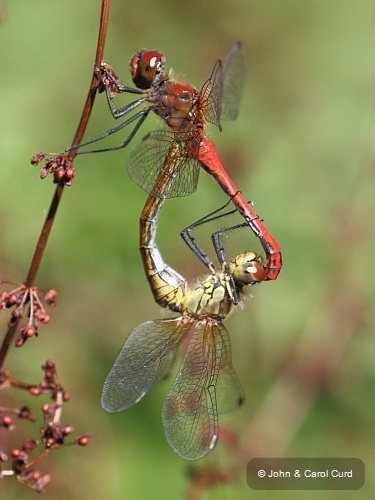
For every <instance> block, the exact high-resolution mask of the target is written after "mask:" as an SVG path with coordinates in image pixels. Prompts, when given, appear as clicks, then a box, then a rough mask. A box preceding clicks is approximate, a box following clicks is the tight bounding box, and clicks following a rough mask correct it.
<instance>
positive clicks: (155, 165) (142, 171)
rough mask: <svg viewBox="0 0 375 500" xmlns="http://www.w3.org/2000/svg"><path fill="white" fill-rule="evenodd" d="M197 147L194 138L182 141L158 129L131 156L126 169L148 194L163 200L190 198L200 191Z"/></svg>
mask: <svg viewBox="0 0 375 500" xmlns="http://www.w3.org/2000/svg"><path fill="white" fill-rule="evenodd" d="M198 148H199V141H198V140H197V139H196V138H195V137H187V138H185V139H184V140H180V139H177V138H176V137H175V135H174V134H173V132H169V131H166V130H156V131H154V132H150V133H149V134H147V135H146V136H145V137H143V139H142V140H141V142H140V143H139V144H138V145H137V147H136V148H135V149H134V150H133V151H132V152H131V153H130V155H129V157H128V161H127V170H128V172H129V175H130V177H131V178H132V179H133V181H134V182H135V183H136V184H138V186H140V187H141V188H142V189H144V190H145V191H146V192H147V193H151V194H153V195H156V196H159V197H162V198H174V197H177V196H188V195H190V194H192V193H193V192H194V191H195V190H196V189H197V184H198V177H199V164H198V161H197V159H196V156H197V154H198Z"/></svg>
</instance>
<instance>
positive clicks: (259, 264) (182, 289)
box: [66, 42, 282, 460]
mask: <svg viewBox="0 0 375 500" xmlns="http://www.w3.org/2000/svg"><path fill="white" fill-rule="evenodd" d="M130 67H131V76H132V80H133V83H134V85H135V87H136V88H133V87H127V86H124V85H123V84H122V83H121V81H120V80H119V79H118V77H117V76H116V74H115V73H114V71H113V69H112V68H111V67H110V66H109V65H108V64H105V63H103V64H102V66H101V67H100V68H99V69H98V74H99V77H100V90H101V91H105V93H106V96H107V100H108V103H109V107H110V110H111V113H112V115H113V117H114V118H116V119H119V118H121V117H126V119H125V120H124V121H123V122H122V123H120V124H119V125H117V126H116V127H114V128H112V129H111V130H108V131H107V132H105V133H104V134H102V135H101V136H99V137H97V138H95V139H93V140H91V141H88V142H86V143H83V144H79V145H76V146H73V147H72V148H70V149H77V148H81V147H83V146H87V145H89V144H92V143H94V142H96V141H99V140H101V139H104V138H106V137H108V136H110V135H112V134H114V133H116V132H118V131H120V130H122V129H124V128H126V127H128V126H130V125H132V126H133V128H132V129H131V131H130V133H129V135H128V136H127V138H126V139H125V140H124V141H123V142H122V144H120V145H119V146H117V147H115V148H107V149H98V150H95V151H82V150H81V149H80V151H79V154H82V153H85V152H90V153H91V152H101V151H108V150H113V149H120V148H123V147H125V146H127V145H128V144H129V143H130V141H131V140H132V139H133V137H134V136H135V134H136V132H137V131H138V129H139V128H140V127H141V125H142V123H143V122H144V120H145V119H146V117H147V116H148V114H149V113H150V111H153V112H154V113H156V115H158V116H159V117H160V118H161V119H162V120H163V121H164V124H165V126H166V127H165V129H163V130H159V131H154V132H151V133H149V134H147V135H146V136H145V137H143V139H142V140H141V142H140V144H139V145H138V146H137V147H136V149H135V150H134V151H133V152H132V153H130V156H129V157H128V162H127V168H128V171H129V174H130V176H131V178H132V179H133V180H134V181H135V182H136V183H137V184H138V185H140V186H141V187H142V188H143V189H144V190H145V191H146V192H147V193H149V197H148V199H147V202H146V204H145V207H144V209H143V211H142V214H141V218H140V251H141V255H142V260H143V265H144V270H145V275H146V278H147V279H148V281H149V284H150V287H151V291H152V293H153V295H154V298H155V300H156V302H157V303H158V304H160V305H161V306H163V307H165V308H167V309H170V310H171V311H174V312H177V313H179V316H178V317H177V318H173V319H162V320H154V321H147V322H145V323H143V324H141V325H139V326H138V327H137V328H135V329H134V330H133V331H132V332H131V334H130V335H129V336H128V338H127V339H126V341H125V343H124V345H123V347H122V348H121V350H120V353H119V355H118V357H117V359H116V361H115V363H114V365H113V368H112V370H111V371H110V373H109V375H108V377H107V379H106V381H105V383H104V387H103V393H102V399H101V403H102V406H103V408H104V409H105V410H106V411H108V412H111V413H113V412H118V411H121V410H124V409H125V408H129V407H130V406H132V405H134V404H136V403H138V402H139V401H140V400H141V399H142V398H143V397H144V396H145V395H146V394H147V392H148V391H149V390H150V389H151V387H152V386H153V385H154V384H155V383H156V381H157V380H159V379H160V378H161V377H162V376H163V375H164V374H165V373H166V372H167V371H168V370H169V368H170V366H171V362H172V360H173V359H174V355H175V351H176V348H177V347H178V345H179V344H180V343H181V342H182V340H183V339H187V344H188V346H187V349H186V353H185V355H184V360H183V363H182V366H181V368H180V369H179V371H178V373H177V376H176V379H175V380H174V382H173V384H172V387H171V389H170V390H169V392H168V395H167V397H166V400H165V402H164V406H163V411H162V418H163V423H164V428H165V433H166V437H167V440H168V442H169V444H170V446H171V447H172V449H173V450H174V451H175V452H176V453H177V454H178V455H180V456H181V457H182V458H184V459H186V460H197V459H200V458H202V457H203V456H205V455H206V454H207V453H209V452H210V451H211V450H212V449H213V448H214V447H215V445H216V443H217V440H218V435H219V428H218V412H224V411H228V410H230V409H233V408H235V407H236V406H238V404H240V402H241V401H242V400H243V395H242V390H241V386H240V383H239V381H238V379H237V376H236V374H235V371H234V369H233V367H232V363H231V346H230V339H229V335H228V332H227V330H226V329H225V327H224V325H223V321H224V320H225V318H226V317H227V316H228V314H229V313H230V312H231V311H232V309H233V308H234V307H235V305H236V304H237V303H238V301H239V300H240V299H241V297H242V295H243V291H244V287H245V286H246V285H252V284H254V283H258V282H261V281H265V280H275V279H276V278H277V276H278V274H279V272H280V269H281V267H282V261H281V249H280V246H279V245H278V243H277V242H276V241H275V239H274V238H273V237H272V235H271V234H270V233H269V231H268V230H267V228H266V226H265V225H264V224H263V222H262V221H261V220H260V219H259V217H258V216H257V214H256V213H255V212H254V210H253V208H252V205H251V203H248V202H247V201H246V200H245V198H244V197H243V195H242V194H241V192H240V191H239V190H238V189H237V187H236V186H235V184H234V183H233V181H232V179H231V178H230V176H229V175H228V173H227V172H226V170H225V169H224V167H223V165H222V164H221V162H220V159H219V157H218V154H217V152H216V149H215V146H214V144H213V143H212V142H210V141H209V140H208V139H207V138H206V137H205V135H204V133H205V127H206V122H211V123H213V124H215V125H216V126H217V127H218V128H219V129H220V130H221V120H222V119H235V118H236V117H237V114H238V110H239V102H240V97H241V94H242V89H243V80H244V56H243V50H242V45H241V43H240V42H236V43H235V44H234V45H233V47H232V49H231V50H230V52H229V53H228V55H227V56H226V58H225V59H224V60H223V61H218V62H217V63H216V65H215V67H214V69H213V72H212V74H211V77H210V78H209V79H208V80H207V82H206V83H205V84H204V85H203V87H202V89H201V91H200V92H199V91H198V90H196V89H195V88H193V87H191V86H190V85H187V84H184V83H181V82H178V81H175V80H174V79H173V78H172V77H171V75H170V74H165V72H164V57H163V55H162V54H161V53H159V52H155V51H141V52H139V53H137V54H136V55H135V56H134V57H133V58H132V59H131V61H130ZM118 93H131V94H138V95H139V96H140V97H139V98H138V99H137V100H135V101H134V102H131V103H130V104H127V105H126V106H124V107H120V108H117V107H116V106H115V104H114V97H115V96H116V94H118ZM142 105H144V106H143V107H142V108H141V109H140V110H138V111H137V109H138V108H139V107H140V106H142ZM70 149H69V150H70ZM69 150H66V152H67V151H69ZM200 167H202V168H203V169H204V170H205V171H206V172H208V173H209V174H211V175H212V176H213V177H214V178H215V179H216V181H217V182H218V183H219V185H220V186H221V188H222V189H223V190H224V192H225V193H226V194H227V195H228V196H229V198H230V200H229V202H232V203H233V204H234V206H235V208H236V210H238V212H239V213H240V214H241V215H242V217H243V218H244V222H242V223H241V224H238V225H237V226H234V227H235V228H237V227H246V226H247V227H250V229H251V230H252V231H253V233H254V234H255V235H256V236H257V237H258V238H259V240H260V243H261V245H262V247H263V250H264V252H265V254H266V255H265V260H264V261H262V260H261V259H260V257H258V256H257V255H256V254H255V253H253V252H246V253H244V254H241V255H239V256H237V257H236V258H234V259H232V260H229V261H227V259H226V256H225V252H224V245H223V235H224V234H225V233H226V232H228V231H230V230H232V229H233V227H229V228H225V229H223V230H219V231H217V232H216V233H214V234H213V235H212V240H213V242H214V247H215V250H216V254H217V257H218V261H219V264H220V268H219V269H218V271H216V270H215V267H214V265H213V264H212V262H211V261H210V259H209V258H208V256H207V255H206V254H205V252H204V251H203V250H202V248H201V247H200V246H199V244H198V243H197V240H196V239H195V238H194V237H193V235H192V230H193V229H194V227H196V226H198V225H201V224H204V223H206V222H208V221H210V220H213V219H216V218H218V217H220V215H219V211H216V212H214V213H213V214H210V215H209V216H206V217H203V218H202V219H200V220H199V221H198V222H196V223H194V224H192V225H191V226H189V227H188V228H186V229H185V230H184V231H183V232H182V236H183V238H184V240H185V241H186V243H187V244H188V246H189V247H190V248H191V249H192V250H193V252H194V253H195V254H196V256H197V257H198V258H199V259H200V260H201V261H202V262H203V264H204V265H205V266H206V267H207V268H208V269H209V275H208V277H207V278H206V279H205V280H203V281H202V283H201V284H200V285H199V286H196V287H195V288H193V289H191V290H189V287H188V285H187V283H186V280H185V279H184V278H183V276H181V275H180V274H179V273H177V272H176V271H175V270H173V269H172V268H170V267H169V266H168V265H167V264H166V263H165V262H164V260H163V258H162V256H161V253H160V251H159V249H158V247H157V245H156V229H157V222H158V217H159V214H160V210H161V208H162V205H163V203H164V202H165V200H166V199H167V198H170V197H176V196H185V195H189V194H191V193H192V192H194V191H195V189H196V186H197V182H198V175H199V170H200ZM229 202H228V203H229Z"/></svg>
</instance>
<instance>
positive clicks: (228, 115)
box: [220, 41, 246, 120]
mask: <svg viewBox="0 0 375 500" xmlns="http://www.w3.org/2000/svg"><path fill="white" fill-rule="evenodd" d="M245 70H246V64H245V54H244V50H243V47H242V43H241V42H239V41H237V42H236V43H235V44H234V45H233V46H232V48H231V49H230V51H229V52H228V55H227V56H226V58H225V59H224V62H223V91H222V96H221V103H220V105H221V118H222V119H223V120H235V119H236V118H237V116H238V113H239V110H240V104H241V99H242V96H243V91H244V84H245Z"/></svg>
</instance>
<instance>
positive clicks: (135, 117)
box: [64, 100, 152, 155]
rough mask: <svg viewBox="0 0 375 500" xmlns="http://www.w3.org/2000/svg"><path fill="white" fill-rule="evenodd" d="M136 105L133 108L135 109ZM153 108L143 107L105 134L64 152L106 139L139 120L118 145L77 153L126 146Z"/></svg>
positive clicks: (104, 150) (139, 102)
mask: <svg viewBox="0 0 375 500" xmlns="http://www.w3.org/2000/svg"><path fill="white" fill-rule="evenodd" d="M143 102H144V100H142V101H137V103H138V104H137V106H139V105H140V104H142V103H143ZM132 104H134V103H132ZM134 107H136V106H134ZM134 107H133V108H132V109H134ZM132 109H130V111H132ZM151 109H152V107H151V106H150V107H147V108H144V109H142V110H141V111H138V112H137V113H135V114H134V115H133V116H131V117H130V118H128V119H127V120H125V121H124V122H122V123H120V125H117V127H114V128H111V129H109V130H107V131H106V132H104V134H101V135H98V136H97V137H94V138H93V139H90V140H89V141H86V142H81V143H80V144H75V145H74V146H71V147H70V148H67V149H65V150H64V153H68V152H69V151H71V150H73V149H78V148H82V147H83V146H88V145H89V144H93V143H95V142H98V141H101V140H102V139H105V138H106V137H109V136H110V135H113V134H116V133H117V132H119V131H120V130H122V129H123V128H125V127H127V126H128V125H130V124H131V123H133V122H134V121H136V120H138V121H137V123H136V124H135V126H134V128H133V130H132V131H131V132H130V134H129V135H128V137H127V138H126V139H125V140H124V141H123V142H122V143H121V144H119V145H118V146H111V147H108V148H102V149H94V150H91V151H79V152H78V153H77V154H81V155H82V154H91V153H104V152H106V151H115V150H117V149H122V148H125V147H126V146H127V145H128V144H129V142H130V141H131V140H132V139H133V137H134V136H135V134H136V133H137V131H138V129H139V128H140V127H141V126H142V124H143V122H144V121H145V119H146V118H147V115H148V114H149V112H150V111H151Z"/></svg>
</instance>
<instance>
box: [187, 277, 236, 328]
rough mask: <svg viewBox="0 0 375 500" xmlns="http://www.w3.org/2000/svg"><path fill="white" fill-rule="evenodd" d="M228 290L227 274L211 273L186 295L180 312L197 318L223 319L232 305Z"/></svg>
mask: <svg viewBox="0 0 375 500" xmlns="http://www.w3.org/2000/svg"><path fill="white" fill-rule="evenodd" d="M229 290H230V288H229V276H228V275H227V274H225V273H224V274H212V275H211V276H209V277H208V278H207V279H206V280H205V281H204V282H203V283H201V284H200V285H198V286H197V287H196V288H195V289H194V290H192V291H191V292H190V293H188V294H187V295H186V297H185V299H184V300H183V302H182V312H183V313H184V314H188V315H191V316H195V317H198V318H199V319H202V318H204V317H207V316H210V317H211V318H212V317H214V318H215V317H216V318H219V319H224V318H225V317H226V316H227V315H228V314H229V312H230V311H231V309H232V307H233V302H232V299H231V295H230V291H229Z"/></svg>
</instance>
